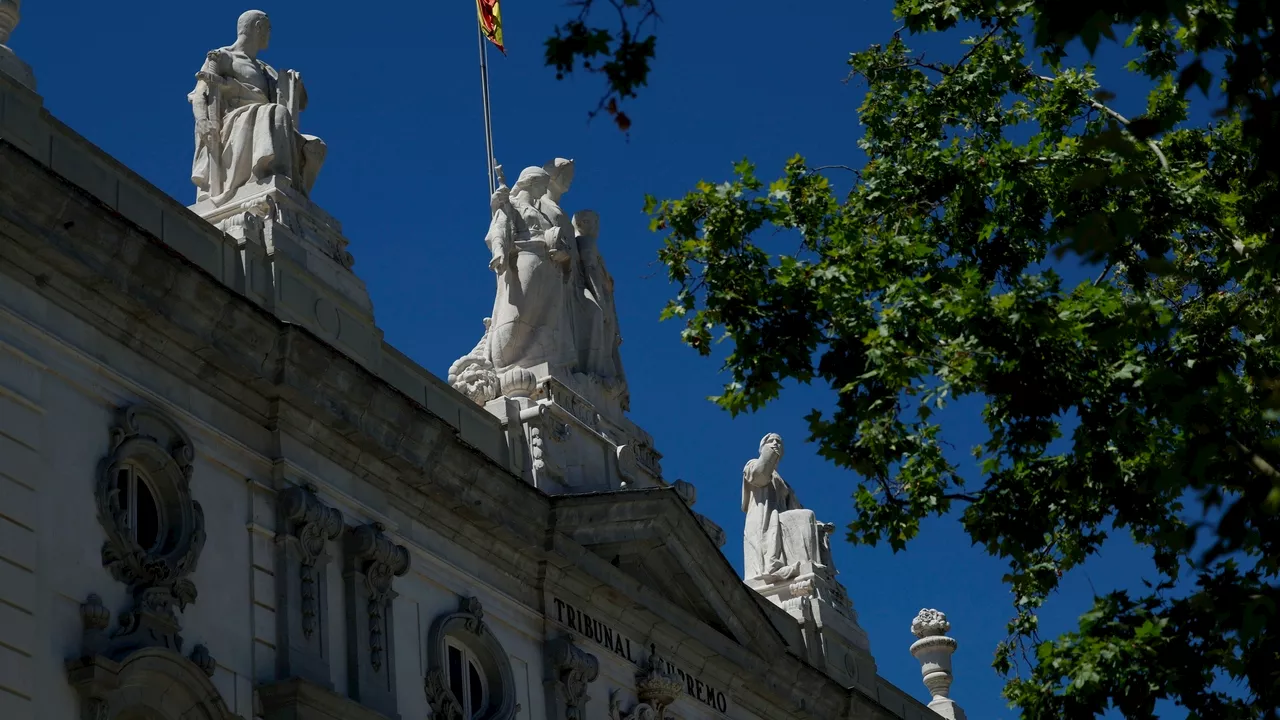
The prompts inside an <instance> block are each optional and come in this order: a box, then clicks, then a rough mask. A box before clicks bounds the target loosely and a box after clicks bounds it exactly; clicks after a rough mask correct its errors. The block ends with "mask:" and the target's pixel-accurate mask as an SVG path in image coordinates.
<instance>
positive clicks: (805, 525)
mask: <svg viewBox="0 0 1280 720" xmlns="http://www.w3.org/2000/svg"><path fill="white" fill-rule="evenodd" d="M782 453H783V446H782V437H781V436H780V435H778V434H777V433H769V434H768V435H765V436H764V438H763V439H761V440H760V456H759V457H758V458H753V459H752V460H750V461H749V462H747V465H746V467H744V468H743V469H742V511H743V512H744V513H746V514H747V518H746V525H745V528H744V530H743V535H742V543H743V565H744V569H745V573H744V574H745V579H747V580H761V581H764V582H768V583H776V582H780V581H784V580H791V579H793V578H796V577H798V576H799V575H801V574H802V573H804V572H813V573H816V574H819V575H832V574H833V572H832V563H831V547H830V541H829V538H830V535H831V533H832V531H834V530H835V526H834V525H832V524H831V523H824V522H819V521H818V519H817V517H816V516H815V515H814V514H813V511H812V510H807V509H805V507H804V506H803V505H801V504H800V501H799V500H798V499H797V498H796V494H795V492H793V491H792V489H791V486H790V485H788V484H787V481H786V480H783V479H782V476H781V475H779V474H778V463H779V462H780V461H781V460H782Z"/></svg>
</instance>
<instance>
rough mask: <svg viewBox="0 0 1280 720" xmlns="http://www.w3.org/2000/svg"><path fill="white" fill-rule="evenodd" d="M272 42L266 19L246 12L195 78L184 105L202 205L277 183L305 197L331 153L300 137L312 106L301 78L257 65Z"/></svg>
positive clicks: (310, 138) (318, 142) (309, 138)
mask: <svg viewBox="0 0 1280 720" xmlns="http://www.w3.org/2000/svg"><path fill="white" fill-rule="evenodd" d="M270 39H271V21H270V19H268V18H267V15H266V13H264V12H262V11H260V10H249V11H247V12H245V13H244V14H242V15H241V16H240V18H239V19H238V20H237V21H236V41H235V42H234V43H232V44H231V45H228V46H226V47H221V48H217V49H216V50H211V51H210V52H209V53H208V54H207V56H206V57H205V61H204V65H202V66H201V68H200V71H199V72H197V73H196V87H195V89H194V90H192V91H191V93H190V94H189V95H188V96H187V99H188V100H189V101H190V102H191V107H192V111H193V113H194V114H195V123H196V131H195V143H196V150H195V157H194V159H193V160H192V163H191V181H192V182H193V183H195V185H196V188H197V194H196V201H197V203H204V202H207V203H209V204H212V205H214V206H221V205H225V204H227V203H228V202H230V201H232V200H236V199H240V198H241V197H242V196H243V195H244V193H245V189H246V187H247V186H254V185H259V184H262V183H265V182H267V181H268V180H270V179H271V178H272V177H279V178H285V179H287V180H288V183H289V185H291V186H292V187H293V188H294V189H295V190H297V191H299V192H300V193H302V194H304V195H305V194H307V193H309V192H310V191H311V187H312V185H314V184H315V180H316V175H317V174H318V173H319V172H320V166H321V165H322V164H323V163H324V157H325V152H326V148H325V145H324V143H323V142H322V141H321V140H320V139H319V138H317V137H314V136H312V135H303V134H301V133H300V132H298V116H299V114H300V113H301V112H302V111H303V110H304V109H305V108H306V106H307V92H306V89H305V88H304V87H303V85H302V76H301V75H299V74H298V73H297V72H295V71H292V70H284V71H282V72H276V70H275V68H273V67H271V66H270V65H268V64H267V63H265V62H263V61H262V60H260V59H259V58H258V54H259V53H260V52H262V51H263V50H266V49H267V45H268V43H269V41H270ZM251 191H252V188H251V187H250V192H251Z"/></svg>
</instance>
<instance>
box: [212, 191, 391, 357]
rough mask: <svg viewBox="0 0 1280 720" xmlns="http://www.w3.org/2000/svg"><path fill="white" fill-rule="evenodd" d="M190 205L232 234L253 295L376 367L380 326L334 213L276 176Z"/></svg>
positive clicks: (258, 300) (250, 295)
mask: <svg viewBox="0 0 1280 720" xmlns="http://www.w3.org/2000/svg"><path fill="white" fill-rule="evenodd" d="M190 207H191V210H192V211H193V212H195V213H196V214H197V215H199V216H200V217H202V218H204V219H205V220H207V221H208V222H209V223H211V224H213V225H214V226H215V227H217V228H218V229H219V230H222V231H223V232H226V233H227V234H228V235H230V236H231V237H233V238H235V240H236V242H237V243H238V245H239V247H240V259H241V263H242V264H243V266H244V275H245V292H246V295H248V296H249V298H250V299H251V300H253V301H255V302H257V303H258V304H260V305H262V306H263V307H265V308H267V309H268V310H270V311H271V312H273V313H274V314H276V315H277V316H279V317H280V318H281V319H283V320H286V321H289V322H293V323H297V324H298V325H302V326H303V327H306V328H307V329H308V330H311V331H312V332H314V333H316V334H317V335H319V336H320V337H321V338H323V339H324V340H326V341H328V342H330V343H332V344H333V345H334V346H336V347H338V348H339V349H341V350H343V351H345V352H346V353H347V354H348V355H350V356H351V357H352V358H354V359H355V360H356V361H358V362H360V363H361V364H362V365H364V366H365V367H366V368H368V369H370V370H373V371H376V370H377V366H378V362H379V359H380V357H381V347H382V331H381V330H379V329H378V328H377V326H376V325H375V324H374V318H373V303H372V301H370V299H369V292H368V290H367V289H365V285H364V282H363V281H361V280H360V278H358V277H357V276H356V274H355V273H354V272H352V270H351V268H352V266H353V265H354V263H355V261H354V259H353V258H352V257H351V253H349V252H347V249H346V248H347V242H348V241H347V238H346V237H345V236H343V234H342V225H341V224H340V223H339V222H338V221H337V220H335V219H334V218H333V217H332V216H330V215H329V214H328V213H326V212H325V211H323V210H321V209H320V208H319V207H318V206H317V205H316V204H315V203H313V202H311V201H310V200H309V199H307V198H306V197H305V196H303V195H302V193H299V192H298V191H296V190H294V189H293V188H291V187H290V185H289V181H288V179H286V178H283V177H278V176H277V177H272V178H269V179H267V180H266V181H264V182H262V183H259V184H252V185H246V186H244V187H242V188H241V189H240V191H239V192H237V193H236V195H235V196H234V197H232V198H231V199H230V200H229V201H227V202H225V203H223V204H221V205H213V204H212V203H210V202H209V201H208V200H202V201H200V202H197V203H196V204H195V205H192V206H190Z"/></svg>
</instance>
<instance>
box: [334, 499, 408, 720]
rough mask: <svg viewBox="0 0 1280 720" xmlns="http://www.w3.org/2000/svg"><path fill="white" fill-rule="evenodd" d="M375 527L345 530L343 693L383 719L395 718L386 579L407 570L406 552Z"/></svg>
mask: <svg viewBox="0 0 1280 720" xmlns="http://www.w3.org/2000/svg"><path fill="white" fill-rule="evenodd" d="M384 529H385V528H383V526H382V524H381V523H372V524H370V525H361V526H360V527H357V528H352V529H350V530H348V531H347V536H346V571H345V572H344V573H343V580H344V581H345V585H346V588H345V589H346V599H347V683H348V693H347V694H348V695H350V696H351V699H353V700H356V701H357V702H359V703H360V704H362V705H364V706H366V707H368V708H371V709H373V710H376V711H378V712H380V713H382V714H383V715H386V716H387V717H389V718H393V720H394V718H397V717H399V715H397V714H396V672H395V662H396V660H395V658H396V652H395V644H394V642H393V640H394V637H395V622H394V621H393V618H392V616H391V604H392V603H391V601H392V600H394V599H395V597H396V593H395V591H394V590H392V589H391V581H392V580H393V579H395V578H396V577H399V576H401V575H404V574H405V573H407V572H409V551H408V549H406V548H405V547H404V546H403V545H396V544H395V543H393V542H392V541H391V539H390V538H388V537H387V536H386V535H384V534H383V533H382V531H383V530H384Z"/></svg>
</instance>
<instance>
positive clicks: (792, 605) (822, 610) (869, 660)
mask: <svg viewBox="0 0 1280 720" xmlns="http://www.w3.org/2000/svg"><path fill="white" fill-rule="evenodd" d="M746 584H747V587H749V588H751V589H752V590H755V591H756V592H758V593H760V594H761V595H763V596H764V597H766V598H768V599H769V600H770V601H771V602H773V603H774V604H775V605H778V606H779V607H781V608H782V609H783V610H786V611H787V613H788V614H789V615H791V616H792V617H793V618H795V619H796V622H798V623H799V624H800V627H801V629H802V630H803V632H804V634H805V645H806V647H807V648H808V649H809V657H808V660H809V662H810V664H812V665H814V666H815V667H818V668H822V669H825V670H826V671H827V672H828V673H829V674H831V675H832V677H835V678H837V679H839V680H841V681H842V682H844V683H846V684H848V685H864V686H868V687H873V686H874V684H875V678H876V672H877V671H876V664H875V659H874V658H873V657H872V655H871V642H870V640H869V639H868V637H867V633H866V631H865V630H863V629H862V627H861V626H860V625H859V624H858V614H857V612H855V611H854V609H853V603H851V602H850V601H849V594H848V593H847V592H846V591H845V589H844V586H843V585H841V584H840V583H839V582H838V581H836V580H835V578H834V577H831V576H830V575H829V574H828V573H826V572H821V571H819V572H815V571H814V569H813V564H812V563H811V562H804V563H801V565H800V573H799V574H798V575H797V576H796V577H794V578H792V579H790V580H784V581H781V582H776V583H768V582H763V581H761V580H759V579H752V580H747V581H746Z"/></svg>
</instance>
